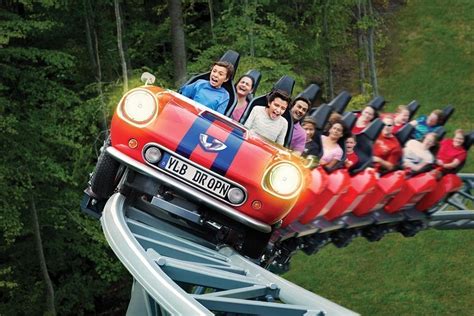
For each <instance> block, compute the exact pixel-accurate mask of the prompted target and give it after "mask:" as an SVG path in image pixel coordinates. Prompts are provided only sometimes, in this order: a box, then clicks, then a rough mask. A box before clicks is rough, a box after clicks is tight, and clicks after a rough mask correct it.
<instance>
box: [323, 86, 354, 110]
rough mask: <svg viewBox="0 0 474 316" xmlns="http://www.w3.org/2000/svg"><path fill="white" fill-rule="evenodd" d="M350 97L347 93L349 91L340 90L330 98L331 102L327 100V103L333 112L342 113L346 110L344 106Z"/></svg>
mask: <svg viewBox="0 0 474 316" xmlns="http://www.w3.org/2000/svg"><path fill="white" fill-rule="evenodd" d="M351 99H352V96H351V95H350V94H349V92H347V91H342V92H341V93H339V94H338V95H337V96H336V97H335V98H334V99H332V100H331V102H329V105H330V106H331V107H332V108H333V110H334V111H335V112H337V113H339V114H342V113H344V111H345V110H346V107H347V105H348V104H349V102H350V101H351Z"/></svg>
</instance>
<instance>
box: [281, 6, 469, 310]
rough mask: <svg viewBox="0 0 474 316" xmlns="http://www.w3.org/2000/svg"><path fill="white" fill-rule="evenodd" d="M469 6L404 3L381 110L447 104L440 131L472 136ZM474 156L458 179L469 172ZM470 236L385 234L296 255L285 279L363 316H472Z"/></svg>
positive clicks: (387, 67)
mask: <svg viewBox="0 0 474 316" xmlns="http://www.w3.org/2000/svg"><path fill="white" fill-rule="evenodd" d="M473 16H474V2H473V1H470V0H456V1H444V0H420V1H407V4H406V6H405V7H404V8H403V9H402V10H401V11H400V12H398V13H397V14H396V16H395V17H394V20H393V24H392V25H393V27H392V28H391V29H392V32H393V33H392V34H389V36H390V39H391V40H390V47H388V48H387V55H388V57H387V60H386V61H385V64H384V67H383V69H381V71H380V78H379V82H380V87H381V89H380V90H381V94H382V95H383V96H384V97H385V99H386V100H388V101H389V104H388V105H387V109H389V110H390V109H394V108H395V107H396V106H397V105H398V104H406V103H408V102H410V101H411V100H413V99H416V100H418V101H419V102H420V104H421V108H420V110H419V113H420V114H421V113H429V112H430V111H431V110H433V109H435V108H440V107H444V106H445V105H447V104H453V105H454V106H455V107H456V111H455V113H454V115H453V117H451V119H450V121H449V123H448V124H447V126H446V128H447V130H448V133H449V134H448V136H450V135H451V132H452V131H453V130H454V129H456V128H463V129H465V130H474V105H473V103H474V19H473V18H472V17H473ZM473 155H474V150H472V149H471V151H470V158H468V162H467V164H466V166H465V167H464V170H463V172H474V159H473V158H472V157H473ZM473 245H474V231H472V230H457V231H440V230H429V231H423V232H421V233H419V234H418V235H417V236H415V237H413V238H403V237H402V236H401V235H398V234H391V235H389V236H387V237H385V238H384V239H383V240H382V241H380V242H376V243H369V242H367V241H366V240H364V239H361V238H359V239H357V240H355V241H354V242H353V243H352V244H350V245H349V246H348V247H347V248H344V249H337V248H335V247H334V246H332V245H330V246H327V247H326V248H324V249H323V250H322V251H320V253H318V254H317V255H313V256H311V257H307V256H305V255H304V254H301V253H299V254H298V255H297V256H295V258H293V262H292V269H291V271H290V272H288V273H287V274H285V277H286V278H287V279H289V280H290V281H292V282H295V283H296V284H299V285H301V286H303V287H305V288H307V289H309V290H311V291H313V292H315V293H317V294H319V295H322V296H324V297H326V298H328V299H330V300H333V301H335V302H336V303H338V304H341V305H343V306H345V307H347V308H350V309H352V310H354V311H356V312H359V313H361V314H363V315H394V314H398V315H428V314H435V315H437V314H456V315H472V313H473V311H474V299H473V297H474V296H473V295H474V251H473V249H474V246H473Z"/></svg>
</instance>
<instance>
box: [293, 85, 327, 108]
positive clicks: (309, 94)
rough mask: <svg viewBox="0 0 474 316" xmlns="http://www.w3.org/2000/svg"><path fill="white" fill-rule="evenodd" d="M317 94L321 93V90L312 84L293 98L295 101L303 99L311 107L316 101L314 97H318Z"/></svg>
mask: <svg viewBox="0 0 474 316" xmlns="http://www.w3.org/2000/svg"><path fill="white" fill-rule="evenodd" d="M319 92H321V88H320V87H319V86H318V85H317V84H315V83H312V84H310V85H309V86H307V87H306V89H304V90H303V91H301V92H300V93H298V95H297V96H296V97H295V100H296V99H298V98H304V99H306V100H309V102H310V107H311V105H312V104H313V102H314V101H315V100H316V97H317V96H318V94H319Z"/></svg>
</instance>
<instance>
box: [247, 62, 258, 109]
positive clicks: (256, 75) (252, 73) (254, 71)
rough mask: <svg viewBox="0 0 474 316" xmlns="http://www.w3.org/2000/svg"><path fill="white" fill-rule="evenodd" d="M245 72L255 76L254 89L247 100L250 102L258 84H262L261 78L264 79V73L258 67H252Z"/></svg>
mask: <svg viewBox="0 0 474 316" xmlns="http://www.w3.org/2000/svg"><path fill="white" fill-rule="evenodd" d="M245 74H246V75H247V76H250V77H252V78H253V91H252V93H250V94H249V95H248V96H247V101H249V102H250V101H251V100H252V99H253V98H254V96H255V94H256V92H257V88H258V85H259V84H260V80H261V79H262V73H261V72H260V71H258V70H256V69H250V70H249V71H247V72H246V73H245Z"/></svg>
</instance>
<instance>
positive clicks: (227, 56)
mask: <svg viewBox="0 0 474 316" xmlns="http://www.w3.org/2000/svg"><path fill="white" fill-rule="evenodd" d="M239 60H240V54H239V53H237V52H236V51H233V50H228V51H226V52H225V53H224V55H222V57H221V58H220V59H219V61H226V62H228V63H230V64H232V66H234V73H233V74H232V76H231V77H230V79H231V80H232V79H234V76H235V73H236V72H237V67H239Z"/></svg>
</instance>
